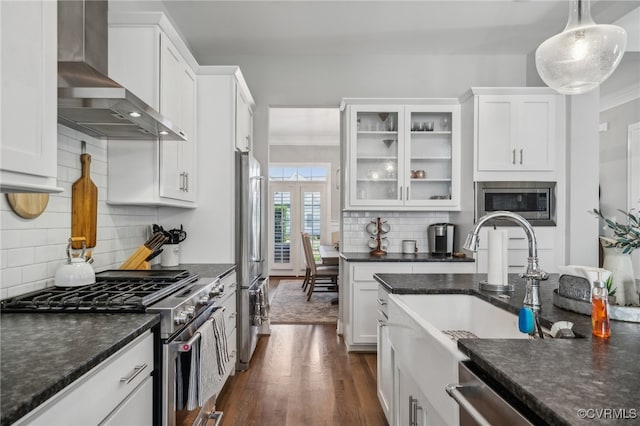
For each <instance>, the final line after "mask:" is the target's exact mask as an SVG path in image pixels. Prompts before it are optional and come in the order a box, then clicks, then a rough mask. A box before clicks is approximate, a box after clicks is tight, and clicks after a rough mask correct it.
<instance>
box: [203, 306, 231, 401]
mask: <svg viewBox="0 0 640 426" xmlns="http://www.w3.org/2000/svg"><path fill="white" fill-rule="evenodd" d="M226 347H227V339H226V334H225V329H224V314H223V309H217V310H216V311H215V312H214V313H213V314H212V315H211V321H207V322H206V323H205V325H204V326H203V327H202V328H201V330H200V383H199V386H198V388H199V392H198V399H199V403H200V406H203V405H204V404H205V403H206V401H207V400H209V398H211V397H212V396H214V395H215V394H217V393H218V392H220V389H221V388H222V379H223V378H224V373H225V371H226V367H227V365H226V364H227V363H228V362H229V356H228V354H226ZM225 354H226V356H225Z"/></svg>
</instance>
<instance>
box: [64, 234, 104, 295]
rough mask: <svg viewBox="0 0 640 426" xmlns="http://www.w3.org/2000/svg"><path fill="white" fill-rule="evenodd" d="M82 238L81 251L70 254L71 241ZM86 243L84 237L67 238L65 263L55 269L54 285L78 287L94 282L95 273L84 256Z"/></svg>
mask: <svg viewBox="0 0 640 426" xmlns="http://www.w3.org/2000/svg"><path fill="white" fill-rule="evenodd" d="M79 240H82V253H80V255H78V256H72V255H71V243H72V242H73V241H79ZM85 252H86V244H85V239H84V238H69V244H68V245H67V263H65V264H64V265H61V266H60V267H59V268H58V269H57V270H56V275H55V278H54V284H55V286H56V287H79V286H83V285H88V284H94V283H95V282H96V273H95V272H94V270H93V267H92V266H91V264H89V263H87V258H86V256H85Z"/></svg>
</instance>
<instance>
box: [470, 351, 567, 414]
mask: <svg viewBox="0 0 640 426" xmlns="http://www.w3.org/2000/svg"><path fill="white" fill-rule="evenodd" d="M464 340H467V339H460V340H458V349H459V350H460V351H461V352H462V353H463V354H465V355H466V356H468V357H469V359H470V360H471V362H473V363H474V364H476V365H477V366H478V368H480V369H481V370H483V371H484V372H485V373H486V374H488V375H489V376H491V377H492V379H493V380H494V381H496V382H497V383H499V384H500V386H502V387H503V388H504V389H505V390H506V391H507V392H509V393H511V394H512V395H513V397H514V398H516V399H517V400H518V401H519V402H520V403H521V404H524V405H525V406H526V407H527V408H528V409H529V410H531V411H533V412H534V413H535V414H536V415H537V416H539V417H540V418H541V419H542V420H543V421H545V422H547V424H551V425H570V423H568V422H567V421H566V420H565V419H563V418H562V417H560V416H558V414H557V413H556V412H555V411H554V410H553V409H552V408H550V407H548V406H547V405H546V404H544V403H543V402H542V401H540V399H538V397H536V396H535V395H532V394H531V393H529V392H528V391H527V390H526V389H524V388H523V387H522V386H521V385H519V384H518V383H517V382H515V381H513V380H511V379H510V378H509V376H507V375H505V374H502V372H500V370H498V369H496V368H493V366H492V365H491V363H489V362H486V361H485V360H484V359H483V358H481V357H478V356H477V355H476V354H475V353H474V352H473V351H471V350H469V349H468V348H467V347H466V346H464Z"/></svg>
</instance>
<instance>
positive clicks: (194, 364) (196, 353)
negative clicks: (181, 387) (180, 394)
mask: <svg viewBox="0 0 640 426" xmlns="http://www.w3.org/2000/svg"><path fill="white" fill-rule="evenodd" d="M201 346H202V341H200V342H199V341H197V340H196V341H195V342H193V345H191V369H190V370H189V388H188V392H187V410H189V411H192V410H195V409H196V407H198V406H199V405H200V404H199V403H198V402H199V401H198V399H199V398H198V394H199V392H198V391H199V389H198V387H199V386H198V385H199V381H200V373H201V368H202V365H200V348H201Z"/></svg>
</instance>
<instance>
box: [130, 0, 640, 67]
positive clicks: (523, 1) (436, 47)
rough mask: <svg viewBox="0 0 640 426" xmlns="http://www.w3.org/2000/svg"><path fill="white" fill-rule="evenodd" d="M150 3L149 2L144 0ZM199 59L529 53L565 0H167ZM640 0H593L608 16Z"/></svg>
mask: <svg viewBox="0 0 640 426" xmlns="http://www.w3.org/2000/svg"><path fill="white" fill-rule="evenodd" d="M143 3H144V4H145V5H146V6H147V8H148V5H149V2H143ZM162 4H163V6H164V8H165V10H166V11H167V12H168V14H169V15H170V17H171V19H172V20H173V22H174V23H175V24H176V25H177V26H178V28H179V31H180V32H181V33H182V35H183V36H184V37H185V39H186V41H187V44H188V45H189V47H190V48H191V49H192V52H193V53H194V56H195V57H196V59H197V60H201V58H211V57H215V56H227V57H228V56H244V55H371V54H527V53H529V52H531V51H533V50H534V49H535V48H536V47H537V46H538V45H539V44H540V43H541V42H542V41H543V40H545V39H546V38H548V37H549V36H551V35H553V34H555V33H558V32H560V31H562V29H563V28H564V26H565V24H566V21H567V16H568V9H569V6H568V5H569V3H568V1H565V0H555V1H549V0H546V1H545V0H497V1H486V0H475V1H456V0H448V1H435V0H422V1H392V0H387V1H346V0H342V1H312V0H297V1H268V0H263V1H244V0H235V1H214V0H164V1H163V2H162ZM639 5H640V0H633V1H631V0H626V1H612V0H601V1H597V2H592V7H591V10H592V15H593V17H594V19H595V21H596V22H597V23H611V22H613V21H615V20H616V19H618V18H620V17H621V16H623V15H624V14H626V13H627V12H629V11H630V10H632V9H634V8H636V7H638V6H639Z"/></svg>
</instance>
